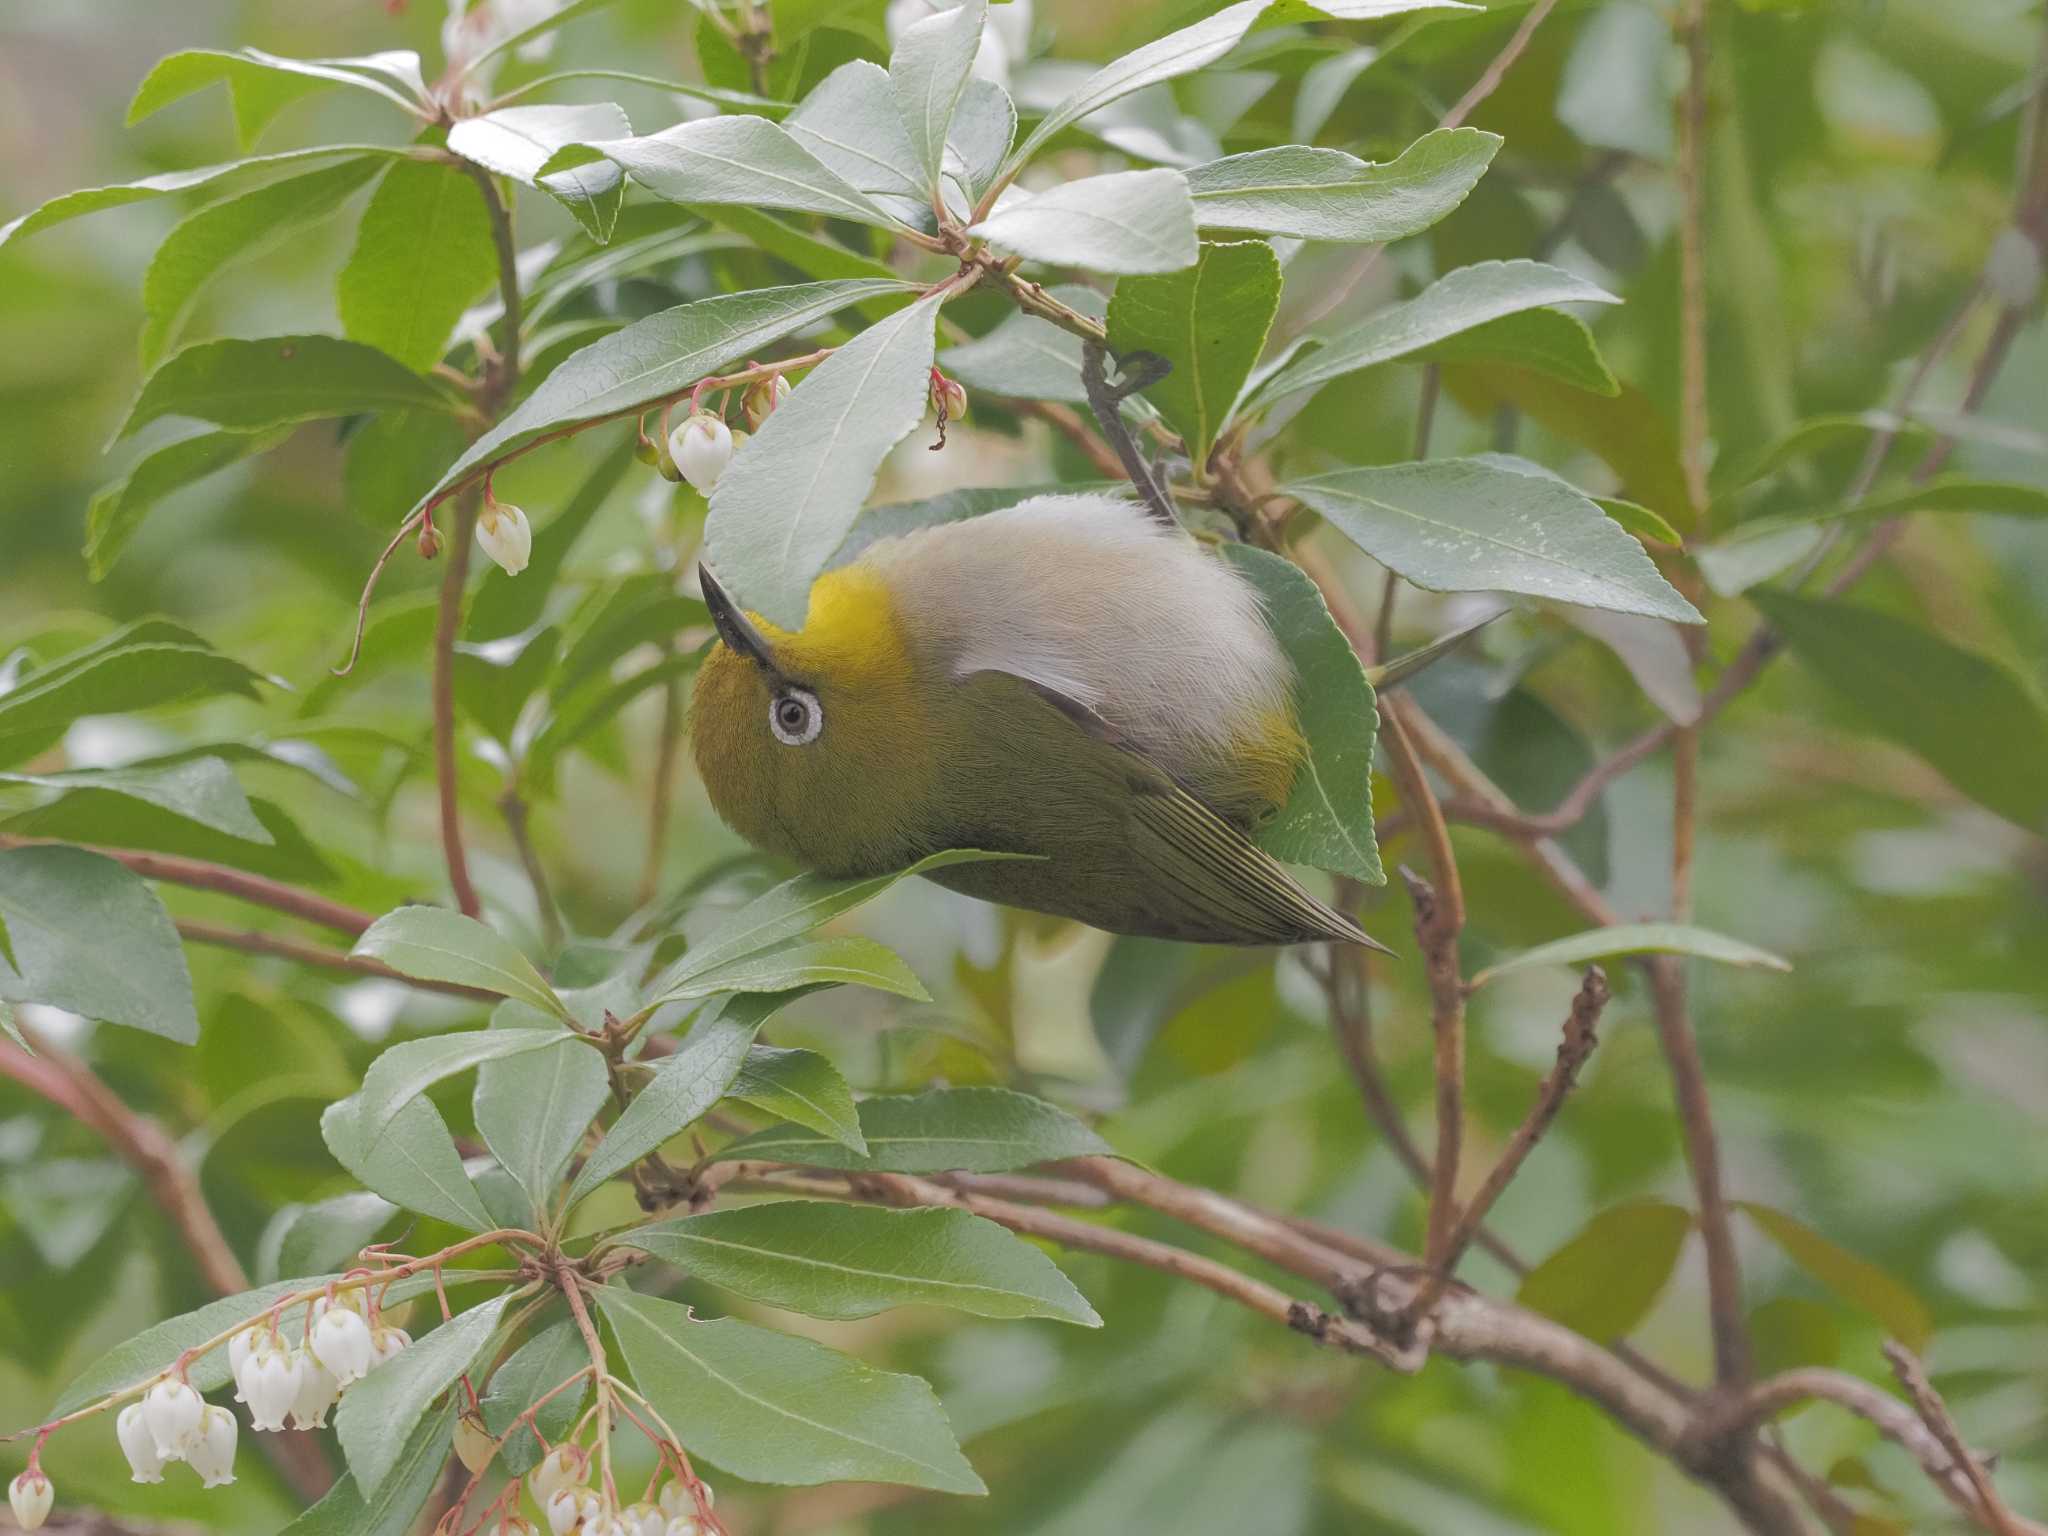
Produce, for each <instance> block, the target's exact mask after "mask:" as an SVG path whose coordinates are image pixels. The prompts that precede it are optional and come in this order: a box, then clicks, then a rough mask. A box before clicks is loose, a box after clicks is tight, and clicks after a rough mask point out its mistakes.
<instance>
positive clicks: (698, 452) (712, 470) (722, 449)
mask: <svg viewBox="0 0 2048 1536" xmlns="http://www.w3.org/2000/svg"><path fill="white" fill-rule="evenodd" d="M668 455H669V457H670V458H672V459H674V460H675V461H676V468H677V469H680V470H681V471H682V472H683V478H684V479H685V480H687V481H689V482H690V484H692V485H694V486H695V487H696V488H697V489H698V490H700V491H702V492H703V493H704V494H705V495H706V496H709V495H710V494H711V488H712V487H713V486H714V485H716V484H718V477H719V476H720V475H722V474H724V473H725V466H726V465H728V464H730V463H731V462H732V429H731V428H730V427H728V426H727V425H726V424H725V423H724V422H723V421H722V420H720V419H719V418H718V417H716V416H714V415H712V414H711V413H710V412H709V411H695V412H692V413H691V415H690V418H689V419H688V420H687V421H685V422H684V423H683V424H682V425H681V426H680V427H677V428H676V429H675V431H673V432H671V433H669V435H668Z"/></svg>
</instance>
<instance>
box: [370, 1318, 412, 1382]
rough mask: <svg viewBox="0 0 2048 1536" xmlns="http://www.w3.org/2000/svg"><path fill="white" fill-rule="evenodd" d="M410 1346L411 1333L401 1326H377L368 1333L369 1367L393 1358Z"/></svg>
mask: <svg viewBox="0 0 2048 1536" xmlns="http://www.w3.org/2000/svg"><path fill="white" fill-rule="evenodd" d="M411 1346H412V1335H411V1334H409V1333H407V1332H406V1331H405V1330H404V1329H403V1328H388V1327H387V1328H379V1329H378V1330H377V1331H376V1332H374V1333H372V1334H371V1335H370V1369H371V1370H373V1371H374V1370H375V1369H377V1367H378V1366H380V1365H382V1364H383V1363H384V1362H385V1361H387V1360H395V1359H397V1358H398V1356H399V1355H401V1354H403V1353H404V1352H405V1351H406V1350H407V1349H409V1348H411Z"/></svg>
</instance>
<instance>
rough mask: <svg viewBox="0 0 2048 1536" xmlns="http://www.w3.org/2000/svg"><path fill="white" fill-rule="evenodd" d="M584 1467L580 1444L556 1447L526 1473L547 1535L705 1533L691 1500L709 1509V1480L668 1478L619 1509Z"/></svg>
mask: <svg viewBox="0 0 2048 1536" xmlns="http://www.w3.org/2000/svg"><path fill="white" fill-rule="evenodd" d="M589 1471H590V1459H589V1457H588V1456H587V1455H586V1454H585V1453H584V1451H583V1450H582V1449H581V1448H580V1447H578V1446H574V1445H558V1446H556V1447H555V1449H554V1450H552V1451H550V1452H549V1453H548V1454H547V1456H545V1457H544V1458H542V1460H541V1463H540V1465H539V1466H537V1467H535V1468H534V1469H533V1471H532V1472H530V1473H528V1474H527V1478H526V1485H527V1489H528V1491H529V1492H531V1493H532V1495H533V1499H534V1502H535V1503H536V1504H538V1505H539V1506H540V1509H541V1513H542V1515H543V1516H544V1517H545V1518H546V1520H547V1524H548V1529H549V1531H551V1532H553V1536H572V1533H573V1536H707V1532H706V1530H705V1527H704V1525H703V1523H702V1522H701V1521H699V1520H698V1518H697V1510H698V1503H697V1500H698V1499H699V1498H700V1497H701V1498H702V1499H703V1501H704V1506H703V1507H704V1508H706V1509H708V1508H710V1506H711V1503H712V1495H711V1488H710V1485H709V1484H707V1483H702V1482H699V1483H697V1484H696V1485H695V1488H694V1489H693V1488H692V1487H691V1486H690V1485H689V1484H686V1483H684V1482H682V1481H680V1480H678V1481H673V1482H670V1483H669V1484H667V1485H666V1486H665V1487H663V1488H662V1490H661V1494H660V1497H659V1498H658V1499H656V1500H654V1501H652V1502H650V1501H648V1500H645V1499H643V1500H641V1501H640V1502H639V1503H637V1504H630V1505H627V1506H626V1507H625V1508H623V1509H621V1508H618V1507H617V1506H616V1505H615V1504H614V1503H613V1502H612V1501H611V1500H610V1499H609V1498H607V1497H606V1496H605V1495H604V1494H603V1493H602V1492H600V1491H599V1490H597V1489H595V1488H592V1487H591V1486H590V1485H589V1484H588V1483H587V1482H586V1481H585V1478H586V1477H587V1476H588V1475H589Z"/></svg>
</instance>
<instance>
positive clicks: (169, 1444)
mask: <svg viewBox="0 0 2048 1536" xmlns="http://www.w3.org/2000/svg"><path fill="white" fill-rule="evenodd" d="M205 1411H206V1402H205V1400H204V1399H203V1398H201V1397H200V1395H199V1394H198V1393H197V1392H194V1391H193V1390H192V1388H191V1387H190V1386H189V1385H187V1384H186V1383H185V1382H182V1381H173V1380H172V1379H171V1378H170V1377H168V1376H166V1377H165V1378H164V1379H163V1380H162V1381H160V1382H158V1383H157V1384H156V1385H155V1386H153V1387H151V1388H150V1389H149V1390H148V1391H147V1392H146V1393H144V1394H143V1397H142V1422H143V1423H144V1424H146V1425H148V1426H149V1437H150V1438H151V1439H152V1440H154V1441H155V1442H156V1453H157V1455H158V1456H160V1457H162V1458H163V1459H164V1460H165V1461H183V1460H184V1459H185V1443H186V1441H187V1440H189V1439H190V1438H191V1436H192V1432H193V1431H194V1430H196V1429H197V1428H199V1416H200V1415H201V1414H202V1413H204V1412H205Z"/></svg>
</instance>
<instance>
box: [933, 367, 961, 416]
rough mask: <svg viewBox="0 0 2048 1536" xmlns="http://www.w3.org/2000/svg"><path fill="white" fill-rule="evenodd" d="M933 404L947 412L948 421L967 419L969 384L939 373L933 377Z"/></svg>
mask: <svg viewBox="0 0 2048 1536" xmlns="http://www.w3.org/2000/svg"><path fill="white" fill-rule="evenodd" d="M932 405H933V406H934V407H935V408H936V409H938V410H940V411H942V412H943V413H944V414H945V417H946V420H948V421H965V420H966V419H967V386H966V385H964V384H962V383H961V382H960V381H959V380H958V379H949V378H947V377H946V376H945V375H944V374H938V375H936V376H935V377H934V378H933V379H932Z"/></svg>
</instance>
